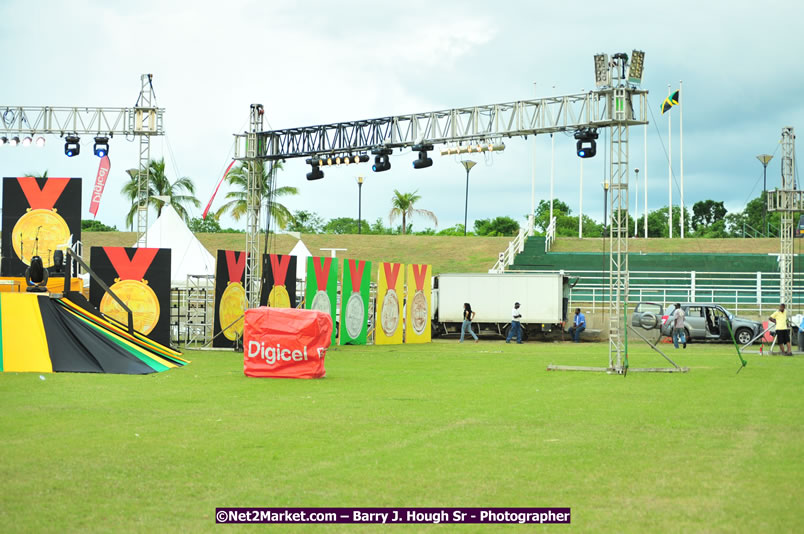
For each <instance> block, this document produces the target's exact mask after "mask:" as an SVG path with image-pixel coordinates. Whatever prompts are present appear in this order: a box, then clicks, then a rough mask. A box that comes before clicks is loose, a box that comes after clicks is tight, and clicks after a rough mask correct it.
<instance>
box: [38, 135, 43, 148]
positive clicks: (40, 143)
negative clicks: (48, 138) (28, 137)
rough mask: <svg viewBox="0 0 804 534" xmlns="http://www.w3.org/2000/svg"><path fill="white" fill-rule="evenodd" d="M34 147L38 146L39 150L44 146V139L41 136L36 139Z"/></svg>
mask: <svg viewBox="0 0 804 534" xmlns="http://www.w3.org/2000/svg"><path fill="white" fill-rule="evenodd" d="M36 146H38V147H39V148H42V147H43V146H45V138H44V137H42V136H41V135H40V136H39V137H37V138H36Z"/></svg>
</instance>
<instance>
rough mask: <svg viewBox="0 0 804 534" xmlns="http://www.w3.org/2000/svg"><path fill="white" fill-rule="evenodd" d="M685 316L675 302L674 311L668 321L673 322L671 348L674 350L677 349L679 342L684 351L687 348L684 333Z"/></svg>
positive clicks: (679, 305) (678, 304)
mask: <svg viewBox="0 0 804 534" xmlns="http://www.w3.org/2000/svg"><path fill="white" fill-rule="evenodd" d="M685 315H686V314H685V313H684V310H682V309H681V304H680V303H678V302H676V311H674V312H673V315H671V316H670V320H671V321H673V346H674V347H675V348H678V343H679V342H681V343H683V344H684V348H685V349H686V348H687V335H686V333H685V332H684V317H685Z"/></svg>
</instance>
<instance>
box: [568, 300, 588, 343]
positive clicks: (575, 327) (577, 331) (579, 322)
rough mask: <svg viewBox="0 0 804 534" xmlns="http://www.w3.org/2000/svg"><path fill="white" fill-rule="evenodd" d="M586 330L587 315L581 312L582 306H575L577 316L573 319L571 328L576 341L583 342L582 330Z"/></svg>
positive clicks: (573, 339) (570, 330) (570, 331)
mask: <svg viewBox="0 0 804 534" xmlns="http://www.w3.org/2000/svg"><path fill="white" fill-rule="evenodd" d="M584 330H586V317H585V316H584V314H582V313H581V309H580V308H575V317H574V318H573V319H572V326H571V327H570V329H569V333H570V334H571V335H572V341H573V342H574V343H580V342H581V332H583V331H584Z"/></svg>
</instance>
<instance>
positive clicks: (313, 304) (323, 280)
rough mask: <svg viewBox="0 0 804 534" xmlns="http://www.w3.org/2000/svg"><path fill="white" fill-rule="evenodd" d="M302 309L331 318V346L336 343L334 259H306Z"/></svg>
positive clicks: (335, 261)
mask: <svg viewBox="0 0 804 534" xmlns="http://www.w3.org/2000/svg"><path fill="white" fill-rule="evenodd" d="M304 307H305V309H308V310H318V311H322V312H325V313H328V314H329V316H330V317H332V344H333V345H334V344H335V343H336V342H337V341H338V328H337V324H336V322H335V317H336V316H337V311H338V260H337V259H335V258H319V257H313V256H311V257H309V258H307V287H306V288H305V291H304Z"/></svg>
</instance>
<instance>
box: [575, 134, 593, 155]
mask: <svg viewBox="0 0 804 534" xmlns="http://www.w3.org/2000/svg"><path fill="white" fill-rule="evenodd" d="M597 136H598V134H597V130H593V129H591V128H589V129H584V130H578V131H577V132H575V139H577V141H576V142H575V150H576V151H577V153H578V157H579V158H593V157H595V154H597V143H595V139H597Z"/></svg>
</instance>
